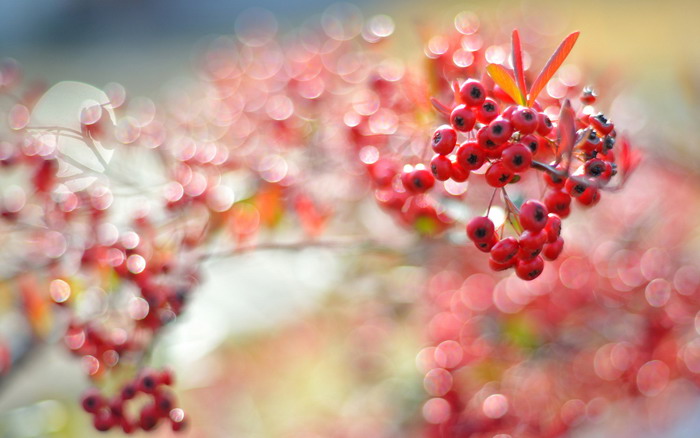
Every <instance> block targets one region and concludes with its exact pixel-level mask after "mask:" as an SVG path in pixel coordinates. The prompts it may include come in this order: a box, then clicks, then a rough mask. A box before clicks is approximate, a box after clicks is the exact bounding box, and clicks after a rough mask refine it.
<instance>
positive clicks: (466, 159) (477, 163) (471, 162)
mask: <svg viewBox="0 0 700 438" xmlns="http://www.w3.org/2000/svg"><path fill="white" fill-rule="evenodd" d="M485 159H486V156H485V155H484V151H483V150H482V149H481V148H480V147H478V146H477V144H476V143H474V142H468V143H464V144H463V145H462V146H460V147H459V149H457V163H459V165H460V166H462V168H464V169H466V170H477V169H478V168H480V167H481V166H482V165H483V164H484V160H485Z"/></svg>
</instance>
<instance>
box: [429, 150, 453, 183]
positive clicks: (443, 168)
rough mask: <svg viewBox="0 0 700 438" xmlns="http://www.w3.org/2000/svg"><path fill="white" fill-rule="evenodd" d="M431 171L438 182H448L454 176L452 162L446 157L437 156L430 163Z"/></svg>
mask: <svg viewBox="0 0 700 438" xmlns="http://www.w3.org/2000/svg"><path fill="white" fill-rule="evenodd" d="M430 171H431V172H432V174H433V176H434V177H435V179H436V180H438V181H447V180H448V179H450V176H451V175H452V161H450V159H449V158H447V157H446V156H444V155H435V156H434V157H433V159H432V160H431V161H430Z"/></svg>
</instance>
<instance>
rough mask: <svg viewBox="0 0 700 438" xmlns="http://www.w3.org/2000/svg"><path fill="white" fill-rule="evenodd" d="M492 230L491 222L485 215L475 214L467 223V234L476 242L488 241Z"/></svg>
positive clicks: (492, 232) (492, 234)
mask: <svg viewBox="0 0 700 438" xmlns="http://www.w3.org/2000/svg"><path fill="white" fill-rule="evenodd" d="M494 230H495V229H494V226H493V222H491V219H489V218H487V217H486V216H477V217H475V218H473V219H472V220H470V221H469V223H468V224H467V236H468V237H469V238H470V239H471V240H472V242H476V243H478V242H488V241H490V240H491V238H492V237H493V236H494ZM494 245H495V243H494Z"/></svg>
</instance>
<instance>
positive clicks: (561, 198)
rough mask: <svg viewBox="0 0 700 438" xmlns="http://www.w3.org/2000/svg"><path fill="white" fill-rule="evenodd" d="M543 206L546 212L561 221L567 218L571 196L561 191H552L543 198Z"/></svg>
mask: <svg viewBox="0 0 700 438" xmlns="http://www.w3.org/2000/svg"><path fill="white" fill-rule="evenodd" d="M544 205H546V206H547V210H549V211H550V212H552V213H554V214H556V215H557V216H559V217H560V218H562V219H563V218H565V217H567V216H569V208H570V206H571V196H569V195H568V194H567V193H566V192H564V191H562V190H553V191H551V192H549V193H547V195H546V196H545V197H544Z"/></svg>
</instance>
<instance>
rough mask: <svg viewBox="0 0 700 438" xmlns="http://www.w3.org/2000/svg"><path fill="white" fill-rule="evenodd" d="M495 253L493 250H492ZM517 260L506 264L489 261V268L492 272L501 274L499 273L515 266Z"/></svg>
mask: <svg viewBox="0 0 700 438" xmlns="http://www.w3.org/2000/svg"><path fill="white" fill-rule="evenodd" d="M491 252H493V249H492V250H491ZM515 262H516V259H515V258H512V259H510V261H508V262H506V263H498V262H497V261H495V260H494V259H489V267H490V268H491V270H493V271H496V272H499V271H505V270H506V269H510V268H512V267H513V266H515Z"/></svg>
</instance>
